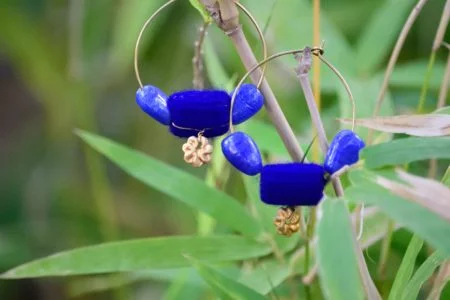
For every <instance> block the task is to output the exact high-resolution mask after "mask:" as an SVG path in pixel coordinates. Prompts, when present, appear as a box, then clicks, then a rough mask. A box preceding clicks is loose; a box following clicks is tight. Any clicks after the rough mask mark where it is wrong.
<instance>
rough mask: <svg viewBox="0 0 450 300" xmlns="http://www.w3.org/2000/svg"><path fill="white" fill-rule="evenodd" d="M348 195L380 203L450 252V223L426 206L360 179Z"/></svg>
mask: <svg viewBox="0 0 450 300" xmlns="http://www.w3.org/2000/svg"><path fill="white" fill-rule="evenodd" d="M346 198H348V199H350V200H351V201H355V202H356V201H358V202H364V203H365V204H367V205H375V206H377V207H379V208H380V209H381V210H382V211H383V212H384V213H385V214H386V215H388V216H389V217H391V218H392V219H394V220H395V221H397V222H398V223H400V225H401V226H404V227H406V228H407V229H409V230H411V231H412V232H414V233H416V234H417V235H418V236H419V237H421V238H422V239H424V240H425V241H427V242H428V243H430V244H431V245H432V246H433V247H435V248H437V249H440V250H441V251H443V252H444V253H446V254H450V240H449V239H448V237H449V236H450V223H449V222H447V221H446V220H444V219H443V218H441V217H440V216H438V215H437V214H435V213H433V212H431V211H430V210H428V209H426V208H424V207H423V206H421V205H419V204H416V203H414V202H412V201H409V200H405V199H403V198H401V197H399V196H396V195H393V194H392V193H390V192H389V191H387V190H386V189H384V188H382V187H380V186H378V185H377V184H375V183H359V184H358V185H357V186H352V187H350V188H348V189H347V190H346Z"/></svg>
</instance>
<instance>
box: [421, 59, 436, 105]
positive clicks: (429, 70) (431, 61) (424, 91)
mask: <svg viewBox="0 0 450 300" xmlns="http://www.w3.org/2000/svg"><path fill="white" fill-rule="evenodd" d="M435 60H436V52H434V51H433V52H431V54H430V59H429V61H428V67H427V72H426V73H425V80H424V81H423V85H422V90H421V91H420V98H419V104H418V105H417V113H418V114H420V113H422V112H423V107H424V106H425V100H426V99H427V92H428V85H429V83H430V78H431V75H432V74H433V67H434V61H435Z"/></svg>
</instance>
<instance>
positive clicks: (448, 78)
mask: <svg viewBox="0 0 450 300" xmlns="http://www.w3.org/2000/svg"><path fill="white" fill-rule="evenodd" d="M449 83H450V52H449V54H448V57H447V66H446V68H445V74H444V79H443V80H442V85H441V89H440V91H439V101H438V105H437V108H438V109H439V108H442V107H444V106H445V100H446V99H447V94H448V85H449Z"/></svg>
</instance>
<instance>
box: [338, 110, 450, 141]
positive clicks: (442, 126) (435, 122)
mask: <svg viewBox="0 0 450 300" xmlns="http://www.w3.org/2000/svg"><path fill="white" fill-rule="evenodd" d="M339 121H340V122H342V123H344V124H351V123H352V120H351V119H339ZM356 125H358V126H362V127H366V128H371V129H375V130H378V131H383V132H388V133H404V134H408V135H413V136H422V137H426V136H445V135H450V115H445V114H429V115H399V116H391V117H377V118H374V119H357V120H356Z"/></svg>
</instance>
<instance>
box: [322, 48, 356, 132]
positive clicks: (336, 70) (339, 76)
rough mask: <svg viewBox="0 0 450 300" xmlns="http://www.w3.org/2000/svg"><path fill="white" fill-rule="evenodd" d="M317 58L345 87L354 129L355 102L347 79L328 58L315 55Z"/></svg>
mask: <svg viewBox="0 0 450 300" xmlns="http://www.w3.org/2000/svg"><path fill="white" fill-rule="evenodd" d="M317 56H318V57H319V59H320V60H321V61H322V62H323V63H324V64H325V65H327V66H328V68H330V70H331V71H333V72H334V73H335V74H336V76H337V77H338V78H339V80H340V81H341V82H342V84H343V85H344V87H345V90H346V91H347V94H348V97H349V99H350V103H351V105H352V131H355V123H356V103H355V99H354V98H353V94H352V91H351V90H350V86H349V85H348V83H347V81H346V80H345V78H344V76H342V74H341V73H340V72H339V71H338V69H336V67H335V66H333V65H332V64H331V63H330V62H329V61H328V60H326V59H325V57H323V56H322V55H320V54H319V55H317Z"/></svg>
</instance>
